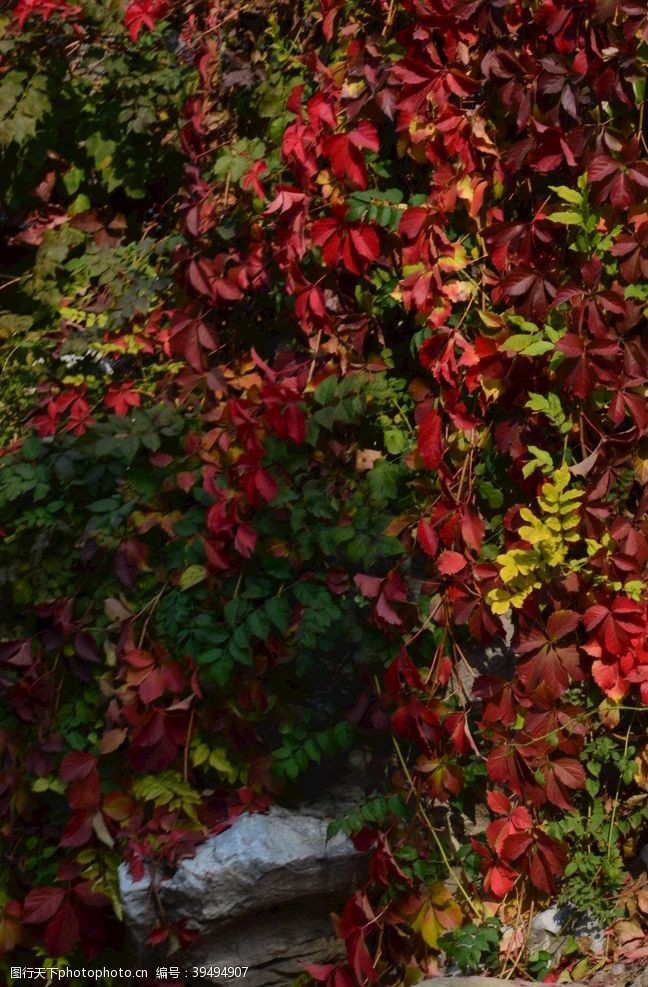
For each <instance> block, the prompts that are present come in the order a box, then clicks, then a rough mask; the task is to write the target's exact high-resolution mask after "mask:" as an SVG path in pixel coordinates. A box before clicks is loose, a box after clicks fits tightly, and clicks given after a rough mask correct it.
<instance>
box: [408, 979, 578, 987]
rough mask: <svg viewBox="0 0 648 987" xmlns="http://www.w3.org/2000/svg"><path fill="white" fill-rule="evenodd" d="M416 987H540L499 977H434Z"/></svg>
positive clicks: (576, 986)
mask: <svg viewBox="0 0 648 987" xmlns="http://www.w3.org/2000/svg"><path fill="white" fill-rule="evenodd" d="M416 987H538V984H537V983H531V982H530V981H529V980H516V979H513V980H500V979H499V978H498V977H432V979H431V980H422V981H421V982H420V983H418V984H417V985H416ZM570 987H579V984H570ZM580 987H583V985H580Z"/></svg>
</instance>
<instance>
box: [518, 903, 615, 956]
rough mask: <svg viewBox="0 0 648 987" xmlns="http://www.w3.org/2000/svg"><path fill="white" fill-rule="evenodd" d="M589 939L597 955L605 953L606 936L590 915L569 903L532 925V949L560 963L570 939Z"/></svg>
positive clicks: (540, 916)
mask: <svg viewBox="0 0 648 987" xmlns="http://www.w3.org/2000/svg"><path fill="white" fill-rule="evenodd" d="M569 936H572V937H573V938H574V939H580V938H582V937H586V938H587V939H589V945H590V948H591V950H592V951H593V952H594V953H602V952H603V951H604V950H605V933H604V931H603V929H601V927H600V925H599V924H598V922H597V921H596V919H595V918H594V916H593V915H591V914H590V913H589V912H580V911H578V909H577V908H576V907H575V906H574V905H571V904H569V903H567V904H565V905H556V906H554V907H553V908H547V909H545V910H544V911H542V912H539V913H538V914H537V915H536V916H535V918H534V919H533V922H532V923H531V933H530V935H529V949H530V950H531V951H534V950H546V951H547V952H549V953H551V955H552V956H553V958H554V962H557V961H558V959H559V958H560V956H561V955H562V951H563V950H564V948H565V944H566V942H567V938H568V937H569Z"/></svg>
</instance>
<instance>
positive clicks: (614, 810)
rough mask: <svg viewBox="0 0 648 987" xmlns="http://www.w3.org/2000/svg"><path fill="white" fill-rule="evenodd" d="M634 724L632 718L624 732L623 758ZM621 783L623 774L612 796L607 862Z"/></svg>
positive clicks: (620, 774)
mask: <svg viewBox="0 0 648 987" xmlns="http://www.w3.org/2000/svg"><path fill="white" fill-rule="evenodd" d="M633 723H634V716H633V717H632V719H631V720H630V723H629V724H628V729H627V730H626V736H625V744H624V747H623V757H624V759H625V757H626V756H627V753H628V746H629V744H630V731H631V730H632V724H633ZM622 781H623V773H621V772H620V773H619V780H618V782H617V788H616V793H615V795H614V802H613V804H612V815H611V816H610V830H609V832H608V845H607V859H608V860H609V859H610V857H611V856H612V841H613V837H614V823H615V820H616V814H617V809H618V807H619V795H620V794H621V782H622Z"/></svg>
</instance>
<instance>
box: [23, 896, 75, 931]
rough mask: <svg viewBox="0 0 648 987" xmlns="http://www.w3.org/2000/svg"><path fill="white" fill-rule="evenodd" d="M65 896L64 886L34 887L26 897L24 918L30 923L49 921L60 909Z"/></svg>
mask: <svg viewBox="0 0 648 987" xmlns="http://www.w3.org/2000/svg"><path fill="white" fill-rule="evenodd" d="M64 898H65V891H64V890H63V889H62V888H51V887H50V888H34V889H33V890H32V891H30V892H29V894H28V895H27V897H26V898H25V911H24V919H25V922H28V923H29V924H30V925H32V924H33V925H38V924H39V923H41V922H47V921H49V919H51V918H52V916H53V915H54V914H55V913H56V912H57V911H58V909H59V908H60V906H61V905H62V903H63V899H64Z"/></svg>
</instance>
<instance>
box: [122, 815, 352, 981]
mask: <svg viewBox="0 0 648 987" xmlns="http://www.w3.org/2000/svg"><path fill="white" fill-rule="evenodd" d="M329 809H330V805H327V806H326V810H329ZM327 814H328V813H324V812H323V811H320V810H318V807H317V806H311V807H310V808H303V809H302V810H301V811H299V812H297V811H294V812H293V811H290V810H287V809H282V808H279V807H273V808H272V809H270V811H269V812H268V813H263V814H262V813H254V814H250V815H243V816H241V817H240V818H239V819H237V820H236V822H235V823H234V824H233V825H232V827H231V828H230V829H228V830H226V831H225V832H224V833H221V834H220V835H218V836H214V837H211V838H210V839H208V840H207V841H206V842H205V843H203V844H202V845H201V846H199V847H198V850H197V852H196V855H195V857H193V858H192V859H188V860H183V861H181V863H180V864H179V866H178V868H177V870H176V871H175V873H174V874H173V876H172V877H170V878H169V879H168V880H165V881H160V882H159V883H158V884H157V887H156V888H155V889H153V888H152V885H151V876H150V874H147V875H146V876H145V877H144V878H143V879H142V880H141V881H138V882H135V881H133V880H132V879H131V877H130V874H129V872H128V869H127V867H126V865H124V864H122V865H121V866H120V868H119V885H120V893H121V899H122V904H123V908H124V917H125V921H126V923H127V926H128V928H129V932H130V935H131V937H132V940H133V942H134V946H135V948H136V951H137V952H138V953H139V955H140V957H142V959H143V960H144V959H147V960H148V961H149V964H150V965H152V963H153V962H154V961H155V958H156V954H154V953H153V952H151V951H150V950H149V949H147V947H146V939H147V937H148V935H149V933H150V931H151V929H152V927H153V926H154V925H155V923H156V921H157V916H158V914H160V912H161V911H162V910H163V912H164V914H165V915H166V917H167V918H168V919H169V920H170V921H177V920H179V919H183V918H184V919H186V920H187V922H188V924H190V925H192V926H194V927H195V928H197V929H199V930H200V933H201V935H200V939H199V941H198V942H197V943H196V944H195V946H193V947H192V948H191V949H190V950H189V951H187V952H186V953H183V955H182V965H183V966H184V967H185V968H188V967H191V966H199V967H200V966H205V967H215V966H220V967H223V966H234V967H236V966H247V967H249V971H248V973H247V975H246V977H245V979H244V980H241V983H245V985H246V987H286V985H288V984H290V982H291V980H292V979H294V978H295V977H296V976H297V975H298V974H299V973H300V972H301V970H302V964H303V963H304V962H311V963H322V962H327V961H331V960H334V959H337V958H339V957H340V948H341V945H340V942H339V940H338V939H337V938H336V936H335V935H334V931H333V926H332V923H331V918H330V913H331V912H332V911H334V910H338V909H339V908H340V907H341V906H342V905H343V904H344V901H345V900H346V898H347V897H348V895H349V893H350V892H351V891H352V890H354V889H355V888H357V887H358V886H359V885H360V884H361V883H362V882H363V880H364V879H365V878H366V873H367V867H368V855H366V854H361V853H358V851H357V850H356V849H355V848H354V846H353V844H352V843H351V841H350V840H349V839H347V838H346V837H344V836H342V835H338V836H336V837H334V838H333V839H332V840H331V841H330V842H329V843H327V842H326V829H327V823H328V821H327V818H326V815H327ZM143 965H145V964H143ZM204 982H205V984H208V983H214V984H221V983H222V984H225V983H226V980H225V979H219V978H218V977H209V976H206V977H205V978H204ZM229 983H230V984H231V983H232V980H231V979H230V980H229Z"/></svg>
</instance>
